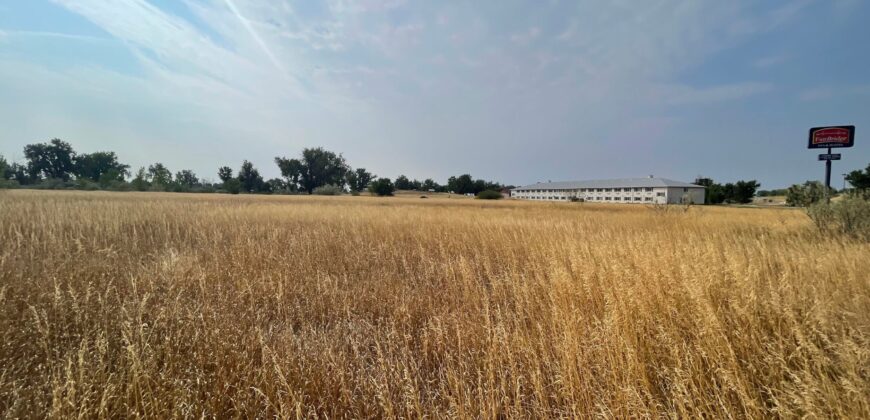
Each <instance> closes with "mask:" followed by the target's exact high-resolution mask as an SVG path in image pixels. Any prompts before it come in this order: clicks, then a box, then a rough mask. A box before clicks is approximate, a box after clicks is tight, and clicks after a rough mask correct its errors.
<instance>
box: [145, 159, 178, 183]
mask: <svg viewBox="0 0 870 420" xmlns="http://www.w3.org/2000/svg"><path fill="white" fill-rule="evenodd" d="M148 180H149V181H150V182H151V184H152V185H159V186H163V187H165V186H167V185H169V184H171V183H172V172H170V171H169V169H168V168H166V166H164V165H163V164H162V163H160V162H157V163H155V164H153V165H151V166H149V167H148Z"/></svg>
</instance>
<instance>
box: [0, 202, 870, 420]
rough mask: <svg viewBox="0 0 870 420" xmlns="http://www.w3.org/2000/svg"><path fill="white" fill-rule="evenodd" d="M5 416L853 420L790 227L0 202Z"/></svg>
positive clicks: (850, 364)
mask: <svg viewBox="0 0 870 420" xmlns="http://www.w3.org/2000/svg"><path fill="white" fill-rule="evenodd" d="M0 241H2V242H0V243H2V247H0V413H2V414H3V416H6V417H19V416H21V417H30V416H34V417H43V416H51V417H119V416H131V415H142V416H154V417H200V416H217V417H222V418H223V417H248V418H250V417H268V416H281V417H330V418H335V417H353V418H376V417H414V418H421V417H424V416H425V417H435V418H440V417H445V416H455V417H463V418H499V417H539V418H540V417H629V416H637V417H647V416H651V417H687V418H698V417H702V416H706V417H716V418H721V417H737V418H745V417H755V418H758V417H804V416H806V417H842V418H870V258H868V256H870V245H868V244H867V243H862V242H859V241H856V240H852V239H848V238H844V237H828V236H825V235H821V234H820V233H819V232H817V231H816V230H815V229H814V228H813V225H812V223H811V222H810V220H809V219H808V218H807V217H806V215H805V214H804V213H803V212H801V211H794V210H785V209H757V208H755V209H753V208H723V207H703V206H695V207H691V208H688V209H685V208H681V207H671V208H668V209H662V208H650V207H647V206H641V205H637V206H634V205H595V204H589V203H585V204H584V203H532V202H516V201H509V200H501V201H498V202H484V201H482V200H471V199H460V198H447V197H440V196H439V197H432V198H429V199H426V200H422V199H420V198H418V196H416V195H414V196H405V197H392V198H377V197H350V196H341V197H310V196H245V195H241V196H230V195H192V194H162V193H107V192H50V191H45V192H39V191H24V190H22V191H5V192H2V194H0Z"/></svg>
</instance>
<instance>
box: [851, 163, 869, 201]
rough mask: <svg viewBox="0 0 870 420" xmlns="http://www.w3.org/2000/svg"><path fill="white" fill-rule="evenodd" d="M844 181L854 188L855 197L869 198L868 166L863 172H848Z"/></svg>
mask: <svg viewBox="0 0 870 420" xmlns="http://www.w3.org/2000/svg"><path fill="white" fill-rule="evenodd" d="M846 181H849V184H851V185H852V187H853V188H854V194H855V195H857V196H861V197H865V198H870V164H868V165H867V168H866V169H864V171H863V172H862V171H860V170H855V171H852V172H849V174H848V175H846Z"/></svg>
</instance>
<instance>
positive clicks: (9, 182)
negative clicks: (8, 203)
mask: <svg viewBox="0 0 870 420" xmlns="http://www.w3.org/2000/svg"><path fill="white" fill-rule="evenodd" d="M18 187H19V185H18V181H15V180H13V179H0V190H5V189H12V188H18Z"/></svg>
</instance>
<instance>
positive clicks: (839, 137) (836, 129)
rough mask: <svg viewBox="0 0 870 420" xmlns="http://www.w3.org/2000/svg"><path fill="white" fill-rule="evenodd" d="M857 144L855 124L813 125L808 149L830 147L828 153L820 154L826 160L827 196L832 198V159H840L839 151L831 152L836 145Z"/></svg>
mask: <svg viewBox="0 0 870 420" xmlns="http://www.w3.org/2000/svg"><path fill="white" fill-rule="evenodd" d="M854 145H855V126H854V125H840V126H833V127H813V128H811V129H810V138H809V143H808V144H807V148H808V149H825V148H826V149H828V153H824V154H821V155H819V160H823V161H825V197H826V199H827V200H828V201H830V200H831V198H830V193H829V191H830V190H831V161H833V160H840V154H839V153H836V154H834V153H831V148H834V147H852V146H854Z"/></svg>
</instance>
